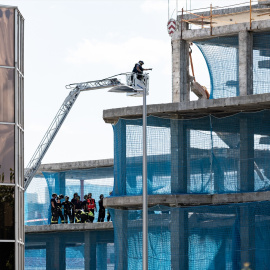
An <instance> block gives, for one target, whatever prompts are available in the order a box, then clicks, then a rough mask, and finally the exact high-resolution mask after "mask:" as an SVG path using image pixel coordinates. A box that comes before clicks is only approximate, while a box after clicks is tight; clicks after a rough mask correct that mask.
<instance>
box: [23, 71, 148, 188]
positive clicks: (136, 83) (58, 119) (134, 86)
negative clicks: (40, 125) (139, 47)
mask: <svg viewBox="0 0 270 270" xmlns="http://www.w3.org/2000/svg"><path fill="white" fill-rule="evenodd" d="M120 75H125V76H126V83H127V85H124V84H123V83H121V81H120V80H118V79H117V77H116V76H120ZM148 80H149V77H148V74H143V78H142V79H141V80H138V78H137V76H136V74H134V73H121V74H118V75H115V76H112V77H109V78H106V79H103V80H97V81H89V82H82V83H73V84H69V85H66V88H67V89H69V90H70V92H69V94H68V96H67V97H66V98H65V100H64V102H63V104H62V105H61V107H60V109H59V110H58V112H57V114H56V116H55V117H54V119H53V121H52V123H51V124H50V126H49V128H48V130H47V131H46V133H45V135H44V137H43V139H42V140H41V142H40V144H39V145H38V147H37V149H36V151H35V153H34V155H33V156H32V158H31V159H30V161H29V163H28V165H27V167H26V169H25V172H24V188H25V190H26V189H27V187H28V186H29V184H30V182H31V180H32V179H33V178H34V176H35V175H36V173H37V170H38V168H39V166H40V164H41V161H42V159H43V157H44V156H45V154H46V152H47V151H48V149H49V147H50V145H51V144H52V142H53V140H54V138H55V136H56V135H57V133H58V131H59V130H60V128H61V126H62V124H63V122H64V121H65V119H66V117H67V115H68V113H69V112H70V110H71V108H72V106H73V105H74V103H75V101H76V100H77V98H78V96H79V94H80V93H81V92H83V91H89V90H97V89H104V88H112V89H115V90H116V91H115V92H117V91H119V92H121V91H124V92H126V93H127V95H132V96H141V95H142V94H141V93H142V91H143V90H144V89H145V90H146V91H147V94H148V92H149V90H148Z"/></svg>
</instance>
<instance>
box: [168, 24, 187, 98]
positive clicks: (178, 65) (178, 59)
mask: <svg viewBox="0 0 270 270" xmlns="http://www.w3.org/2000/svg"><path fill="white" fill-rule="evenodd" d="M183 24H184V25H183V28H187V27H188V26H187V24H186V23H183ZM171 44H172V102H184V101H189V100H190V89H189V80H188V75H189V42H188V41H185V40H181V39H173V38H172V42H171Z"/></svg>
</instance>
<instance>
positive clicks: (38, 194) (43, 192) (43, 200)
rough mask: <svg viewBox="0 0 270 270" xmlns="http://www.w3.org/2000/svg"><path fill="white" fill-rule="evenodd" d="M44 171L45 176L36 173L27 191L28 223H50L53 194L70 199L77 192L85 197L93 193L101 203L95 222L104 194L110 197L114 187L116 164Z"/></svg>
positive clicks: (96, 217)
mask: <svg viewBox="0 0 270 270" xmlns="http://www.w3.org/2000/svg"><path fill="white" fill-rule="evenodd" d="M43 174H44V177H42V176H36V177H35V178H34V179H33V180H32V182H31V184H30V185H29V187H28V189H27V191H26V193H25V225H46V224H50V219H51V209H50V199H51V196H52V194H53V193H57V194H58V195H59V194H63V195H67V196H69V197H70V200H71V199H72V198H73V194H74V193H75V192H77V193H78V194H79V195H80V196H81V200H83V195H85V194H88V193H92V197H93V198H94V199H95V200H96V206H97V212H96V213H95V220H94V221H97V219H98V210H99V205H98V201H99V196H100V194H103V195H104V197H107V196H109V193H110V192H111V191H112V190H113V167H104V168H96V169H91V170H71V171H67V172H59V173H46V172H43ZM81 192H83V194H81ZM59 223H60V219H59Z"/></svg>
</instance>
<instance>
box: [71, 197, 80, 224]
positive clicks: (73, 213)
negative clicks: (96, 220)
mask: <svg viewBox="0 0 270 270" xmlns="http://www.w3.org/2000/svg"><path fill="white" fill-rule="evenodd" d="M77 196H78V193H77V192H75V193H74V195H73V198H72V199H71V202H72V203H73V205H75V203H76V201H77ZM71 216H72V220H73V222H74V220H75V212H74V207H73V208H72V210H71ZM73 222H72V223H73Z"/></svg>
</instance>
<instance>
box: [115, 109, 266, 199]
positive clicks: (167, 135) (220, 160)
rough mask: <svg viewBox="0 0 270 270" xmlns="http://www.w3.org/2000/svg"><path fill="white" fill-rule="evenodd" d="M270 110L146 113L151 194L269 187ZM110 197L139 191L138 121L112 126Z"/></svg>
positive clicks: (139, 142)
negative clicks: (187, 115)
mask: <svg viewBox="0 0 270 270" xmlns="http://www.w3.org/2000/svg"><path fill="white" fill-rule="evenodd" d="M269 119H270V111H269V110H264V111H260V112H254V113H238V114H236V115H233V116H230V117H224V118H217V117H214V116H211V115H209V116H206V117H202V118H198V119H188V120H175V119H164V118H158V117H152V116H150V117H148V120H147V122H148V126H147V160H148V163H147V175H148V193H149V194H178V193H190V194H191V193H197V194H214V193H234V192H252V191H265V190H270V168H269V160H270V137H269V134H270V121H269ZM114 136H115V137H114V142H115V143H114V147H115V148H114V151H115V156H114V159H115V162H114V164H115V165H114V191H113V195H114V196H123V195H128V196H130V195H141V194H142V161H143V149H142V146H143V143H142V120H141V119H136V120H125V119H120V120H119V121H118V123H117V124H116V125H114Z"/></svg>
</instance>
